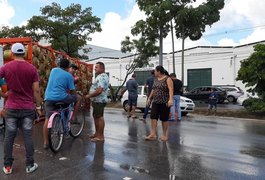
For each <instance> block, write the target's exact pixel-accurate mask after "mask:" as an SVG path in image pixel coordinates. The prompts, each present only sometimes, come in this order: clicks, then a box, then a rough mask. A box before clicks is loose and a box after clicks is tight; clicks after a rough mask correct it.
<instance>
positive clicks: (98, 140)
mask: <svg viewBox="0 0 265 180" xmlns="http://www.w3.org/2000/svg"><path fill="white" fill-rule="evenodd" d="M91 141H92V142H100V141H104V138H98V137H94V138H92V139H91Z"/></svg>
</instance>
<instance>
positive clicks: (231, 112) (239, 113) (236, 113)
mask: <svg viewBox="0 0 265 180" xmlns="http://www.w3.org/2000/svg"><path fill="white" fill-rule="evenodd" d="M107 107H112V108H121V109H123V107H122V105H121V103H120V102H119V101H118V102H110V103H108V104H107ZM207 112H208V109H207V107H195V110H194V112H193V113H192V114H200V115H207ZM212 114H213V113H212ZM212 114H210V115H212ZM216 116H223V117H236V118H248V119H259V120H265V113H251V112H247V111H246V110H245V109H240V110H238V109H218V108H217V112H216Z"/></svg>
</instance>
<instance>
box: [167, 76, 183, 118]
mask: <svg viewBox="0 0 265 180" xmlns="http://www.w3.org/2000/svg"><path fill="white" fill-rule="evenodd" d="M170 77H171V79H172V81H173V86H174V96H173V105H172V107H171V108H170V112H171V117H172V119H175V111H176V110H177V113H178V118H177V120H178V121H181V109H180V96H181V95H182V94H183V83H182V81H181V80H179V79H177V76H176V74H175V73H171V74H170Z"/></svg>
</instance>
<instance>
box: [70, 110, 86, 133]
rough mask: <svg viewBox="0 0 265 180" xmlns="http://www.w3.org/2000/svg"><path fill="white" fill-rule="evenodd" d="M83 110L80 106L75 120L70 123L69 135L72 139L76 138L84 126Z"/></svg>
mask: <svg viewBox="0 0 265 180" xmlns="http://www.w3.org/2000/svg"><path fill="white" fill-rule="evenodd" d="M85 115H86V114H85V110H84V108H82V106H81V107H80V108H79V110H78V113H77V116H76V119H72V120H71V121H70V131H69V134H70V135H71V136H72V137H74V138H75V137H78V136H79V135H80V134H81V133H82V131H83V129H84V126H85Z"/></svg>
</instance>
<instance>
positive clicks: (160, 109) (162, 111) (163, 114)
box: [150, 103, 170, 121]
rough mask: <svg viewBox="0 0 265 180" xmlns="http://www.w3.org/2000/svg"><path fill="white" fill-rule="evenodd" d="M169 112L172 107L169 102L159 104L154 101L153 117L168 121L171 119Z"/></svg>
mask: <svg viewBox="0 0 265 180" xmlns="http://www.w3.org/2000/svg"><path fill="white" fill-rule="evenodd" d="M169 112H170V107H168V106H167V103H163V104H157V103H152V108H151V115H150V117H151V119H157V120H158V119H160V120H161V121H168V119H169Z"/></svg>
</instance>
